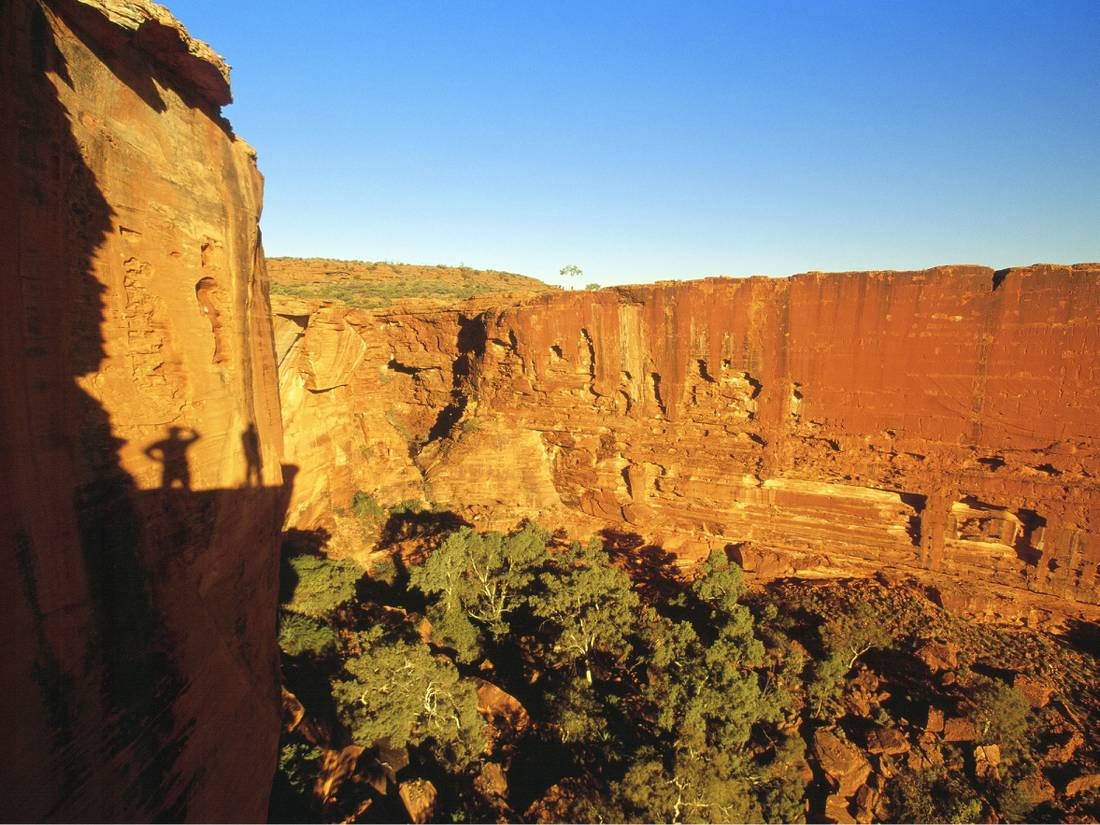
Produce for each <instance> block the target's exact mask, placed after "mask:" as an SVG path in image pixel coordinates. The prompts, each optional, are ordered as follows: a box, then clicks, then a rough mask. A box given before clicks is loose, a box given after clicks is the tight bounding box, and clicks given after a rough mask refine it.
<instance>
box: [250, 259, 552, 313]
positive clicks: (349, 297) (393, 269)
mask: <svg viewBox="0 0 1100 825" xmlns="http://www.w3.org/2000/svg"><path fill="white" fill-rule="evenodd" d="M267 269H268V273H269V275H270V277H271V292H272V294H274V295H285V296H288V297H293V298H303V299H307V300H326V301H339V302H341V303H344V304H347V305H348V306H352V307H359V308H365V309H377V308H383V307H387V306H390V304H392V303H393V302H395V301H403V300H410V299H413V300H417V301H430V302H435V303H443V304H447V303H456V302H459V301H465V300H468V299H470V298H475V297H477V296H479V295H489V294H492V293H500V292H510V293H521V294H534V293H537V292H543V291H546V290H548V289H550V288H551V287H549V286H548V285H546V284H544V283H542V282H541V281H538V280H536V279H534V278H528V277H525V276H523V275H517V274H515V273H512V272H497V271H495V270H475V269H471V268H469V267H465V266H458V267H454V266H445V265H442V264H440V265H437V266H418V265H414V264H399V263H390V262H370V261H336V260H326V259H322V258H269V259H268V260H267Z"/></svg>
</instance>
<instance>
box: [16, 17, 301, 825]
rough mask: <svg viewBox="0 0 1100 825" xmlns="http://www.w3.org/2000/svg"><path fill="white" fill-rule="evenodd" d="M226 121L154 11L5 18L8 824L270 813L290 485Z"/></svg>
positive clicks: (254, 214)
mask: <svg viewBox="0 0 1100 825" xmlns="http://www.w3.org/2000/svg"><path fill="white" fill-rule="evenodd" d="M229 100H230V96H229V86H228V69H227V67H226V66H225V64H224V63H223V62H222V61H221V59H220V58H219V57H218V56H217V55H215V54H214V53H213V52H212V51H210V50H209V49H208V48H207V47H206V46H204V45H203V44H201V43H198V42H197V41H194V40H193V39H191V38H190V37H189V36H188V35H187V33H186V32H185V31H184V30H183V29H182V27H181V26H180V24H179V23H178V22H177V21H176V20H175V19H174V18H173V17H172V16H171V15H170V14H168V13H167V12H166V11H164V10H163V9H162V8H160V7H158V6H155V5H154V4H151V3H148V2H144V0H50V2H36V1H35V0H9V2H6V3H3V4H0V161H2V162H0V238H2V243H0V278H2V279H3V294H4V299H3V306H4V312H5V316H4V324H3V331H2V333H0V361H2V363H3V365H4V381H3V383H2V384H0V400H2V404H0V410H2V416H3V418H2V426H0V478H2V479H3V481H2V485H3V495H2V496H0V542H2V545H3V553H2V554H0V559H2V564H3V570H2V572H0V593H2V598H0V616H2V623H3V626H4V628H5V639H6V645H5V651H4V657H3V665H2V673H3V687H4V691H3V693H4V701H5V706H6V707H7V708H8V711H7V715H8V718H9V722H8V724H7V725H6V728H5V736H6V742H5V749H4V750H5V754H6V756H5V757H4V759H3V760H2V766H3V767H2V769H0V776H2V785H3V788H4V803H3V811H4V816H5V818H9V819H13V820H23V821H40V820H54V821H57V820H60V821H88V820H91V821H112V820H123V821H153V820H165V819H167V820H200V821H224V820H235V821H261V820H263V819H264V818H265V816H266V809H267V797H268V794H269V790H270V782H271V777H272V774H273V772H274V767H275V758H276V747H277V738H278V732H279V705H278V702H279V679H278V651H277V648H276V644H275V612H276V610H275V607H276V599H277V584H278V582H277V579H278V560H277V559H278V536H279V530H280V525H281V521H282V515H283V511H284V509H285V505H286V500H287V496H288V493H289V490H288V487H289V476H284V473H283V469H282V467H281V465H280V461H281V441H282V425H281V419H280V415H279V400H278V388H277V376H276V367H275V360H274V349H273V339H272V334H271V327H270V320H269V313H270V309H269V305H268V299H267V295H266V278H265V275H264V264H263V253H262V249H261V244H260V237H259V229H258V218H259V213H260V205H261V198H262V179H261V177H260V175H259V173H258V172H257V170H256V163H255V154H254V152H253V151H252V150H251V149H250V148H249V147H248V146H247V145H246V144H245V143H243V142H242V141H241V140H239V139H237V138H236V137H235V136H234V134H233V132H232V130H231V129H230V127H229V124H228V123H227V122H226V121H225V120H224V119H223V118H222V116H221V114H220V107H221V106H222V105H223V104H225V103H228V102H229Z"/></svg>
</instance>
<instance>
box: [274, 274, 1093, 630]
mask: <svg viewBox="0 0 1100 825" xmlns="http://www.w3.org/2000/svg"><path fill="white" fill-rule="evenodd" d="M276 313H277V317H276V328H277V329H279V328H282V329H283V333H282V335H281V339H280V340H282V341H283V345H282V348H281V349H280V352H281V353H283V355H282V362H281V363H282V367H281V372H280V374H281V381H282V383H283V387H284V397H285V400H286V406H285V409H284V415H285V420H286V424H287V443H288V450H290V451H292V452H294V453H295V454H296V455H298V456H299V457H300V458H301V460H302V463H303V465H305V467H306V472H304V473H303V478H304V479H305V485H306V487H308V488H309V489H310V490H311V491H312V492H311V495H310V497H309V498H308V500H307V499H305V498H303V499H301V500H299V501H298V503H297V506H296V508H295V510H294V512H292V514H291V518H292V519H294V520H296V522H297V523H298V524H300V525H302V526H307V525H311V524H315V523H320V521H319V520H321V519H323V518H324V517H323V516H322V512H321V509H315V508H314V507H313V506H312V503H316V502H318V501H320V500H321V497H323V498H324V500H326V501H327V502H329V503H331V505H332V506H335V507H341V506H346V505H347V503H348V500H349V498H350V496H351V493H352V492H353V491H354V490H356V489H363V490H366V491H369V492H373V493H375V494H376V495H377V496H378V498H379V499H380V500H383V501H390V502H393V501H397V500H399V499H401V498H406V497H410V496H412V497H422V498H424V499H426V500H431V501H434V502H436V503H437V504H439V505H442V506H447V507H451V508H453V509H456V510H458V511H460V512H462V513H464V514H466V515H467V516H470V517H478V518H479V519H480V520H481V523H494V522H497V521H499V522H501V523H503V522H506V521H508V520H510V519H514V518H516V517H517V516H519V515H531V516H535V517H537V518H540V519H542V520H543V521H544V522H546V523H548V524H553V525H557V524H561V525H566V526H569V527H571V528H572V529H573V530H574V531H575V532H576V533H578V534H583V533H585V532H588V531H592V530H595V529H599V528H600V527H611V528H614V529H616V530H626V531H630V532H636V533H639V534H641V535H643V536H644V537H645V538H647V539H648V540H651V541H659V542H662V543H663V544H664V545H665V546H666V547H670V548H673V549H677V550H679V551H680V552H681V553H682V554H684V555H685V556H686V557H687V558H691V557H698V556H700V555H703V554H705V553H706V552H707V548H708V547H724V546H729V547H730V549H731V550H732V552H734V553H739V554H740V555H741V559H742V561H743V563H744V564H745V566H746V567H747V568H748V569H750V570H756V571H757V572H760V573H764V574H770V575H774V574H781V573H784V572H792V571H796V570H797V571H801V572H803V573H804V574H818V573H821V574H827V573H837V572H846V571H851V570H868V569H876V568H882V567H898V568H903V569H909V570H910V571H914V572H920V573H921V575H922V576H923V577H925V578H927V579H930V580H932V581H935V582H942V583H945V594H946V595H945V598H950V599H952V600H953V601H954V603H956V604H957V605H958V606H961V607H967V606H969V607H970V608H971V609H972V610H977V611H979V612H980V611H986V612H989V613H994V614H995V613H1001V614H1008V613H1011V614H1013V615H1026V614H1027V613H1028V611H1029V610H1031V609H1032V608H1038V609H1039V610H1040V612H1041V611H1042V609H1043V608H1044V607H1049V606H1051V605H1053V604H1059V603H1060V604H1063V605H1064V604H1066V603H1067V601H1066V600H1068V601H1072V602H1077V603H1078V604H1079V607H1078V608H1075V609H1082V610H1084V609H1087V608H1085V607H1084V605H1086V604H1088V605H1092V604H1097V603H1098V602H1100V594H1098V590H1097V585H1098V582H1097V577H1096V574H1097V565H1098V562H1100V266H1098V265H1095V264H1085V265H1078V266H1074V267H1057V266H1036V267H1028V268H1022V269H1013V270H1009V271H1006V272H1000V273H994V272H993V271H992V270H990V269H987V268H983V267H941V268H937V269H932V270H927V271H924V272H889V273H884V272H870V273H839V274H820V273H810V274H806V275H799V276H795V277H792V278H788V279H767V278H750V279H744V280H731V279H709V280H705V281H695V282H685V283H669V284H658V285H655V286H647V287H630V288H621V289H614V290H602V291H600V292H595V293H593V292H583V293H581V292H574V293H564V294H553V295H547V296H542V297H540V298H537V299H534V300H532V301H530V302H527V303H524V304H522V305H518V306H514V307H510V308H504V309H499V310H489V311H486V310H484V309H477V308H470V309H467V310H462V309H456V310H453V311H425V312H421V313H416V312H408V311H406V312H385V311H383V312H376V313H369V312H365V311H354V312H349V311H348V310H346V309H342V308H340V307H338V306H328V307H326V308H323V309H314V308H312V307H311V306H310V305H307V304H304V303H298V304H297V305H295V306H291V305H290V304H283V303H277V304H276ZM320 375H323V376H325V377H324V378H323V379H322V378H319V377H318V376H320ZM295 387H297V388H298V389H297V390H295V389H294V388H295ZM322 408H323V409H324V410H325V412H324V416H325V417H324V421H325V424H324V426H323V427H316V426H310V425H308V424H305V423H303V422H304V421H308V420H310V419H313V417H314V415H315V413H314V412H313V411H316V410H320V409H322ZM368 441H370V442H373V443H374V444H380V445H384V446H382V447H380V448H379V449H374V448H371V447H368ZM331 464H338V465H339V467H340V469H339V471H337V472H332V471H331V470H329V469H328V467H329V465H331ZM303 489H305V488H303ZM307 501H308V502H309V503H307ZM322 509H323V508H322ZM336 527H337V533H338V534H339V533H340V530H339V527H340V525H339V524H337V525H336ZM355 542H356V539H355V537H354V535H353V533H350V532H349V533H347V534H345V536H344V545H345V546H344V548H342V549H344V550H346V551H348V552H352V551H354V546H355ZM960 585H961V586H960ZM975 589H976V590H977V591H980V592H982V593H984V595H983V596H982V598H980V599H976V600H970V602H969V604H968V594H969V593H972V592H974V591H975ZM949 591H950V592H949ZM993 591H999V594H1000V595H999V597H998V598H994V599H991V595H992V594H993ZM1051 597H1054V598H1053V599H1052V598H1051ZM1033 618H1034V617H1033Z"/></svg>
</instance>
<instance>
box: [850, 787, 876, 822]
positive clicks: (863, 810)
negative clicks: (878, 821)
mask: <svg viewBox="0 0 1100 825" xmlns="http://www.w3.org/2000/svg"><path fill="white" fill-rule="evenodd" d="M878 802H879V793H878V791H876V790H874V789H873V788H871V787H870V786H869V785H860V787H859V790H857V791H856V796H855V809H856V814H855V819H856V822H858V823H860V825H868V823H871V822H873V821H874V819H875V807H876V806H877V805H878Z"/></svg>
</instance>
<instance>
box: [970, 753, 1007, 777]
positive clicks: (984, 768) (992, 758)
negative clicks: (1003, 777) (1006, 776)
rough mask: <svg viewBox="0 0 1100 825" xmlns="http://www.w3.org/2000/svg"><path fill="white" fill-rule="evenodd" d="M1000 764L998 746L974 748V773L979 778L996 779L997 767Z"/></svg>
mask: <svg viewBox="0 0 1100 825" xmlns="http://www.w3.org/2000/svg"><path fill="white" fill-rule="evenodd" d="M1000 764H1001V748H1000V746H999V745H976V746H975V747H974V773H975V774H977V775H978V776H979V777H980V778H982V779H985V778H987V777H993V778H996V777H997V775H998V773H999V771H998V770H997V766H998V765H1000Z"/></svg>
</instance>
